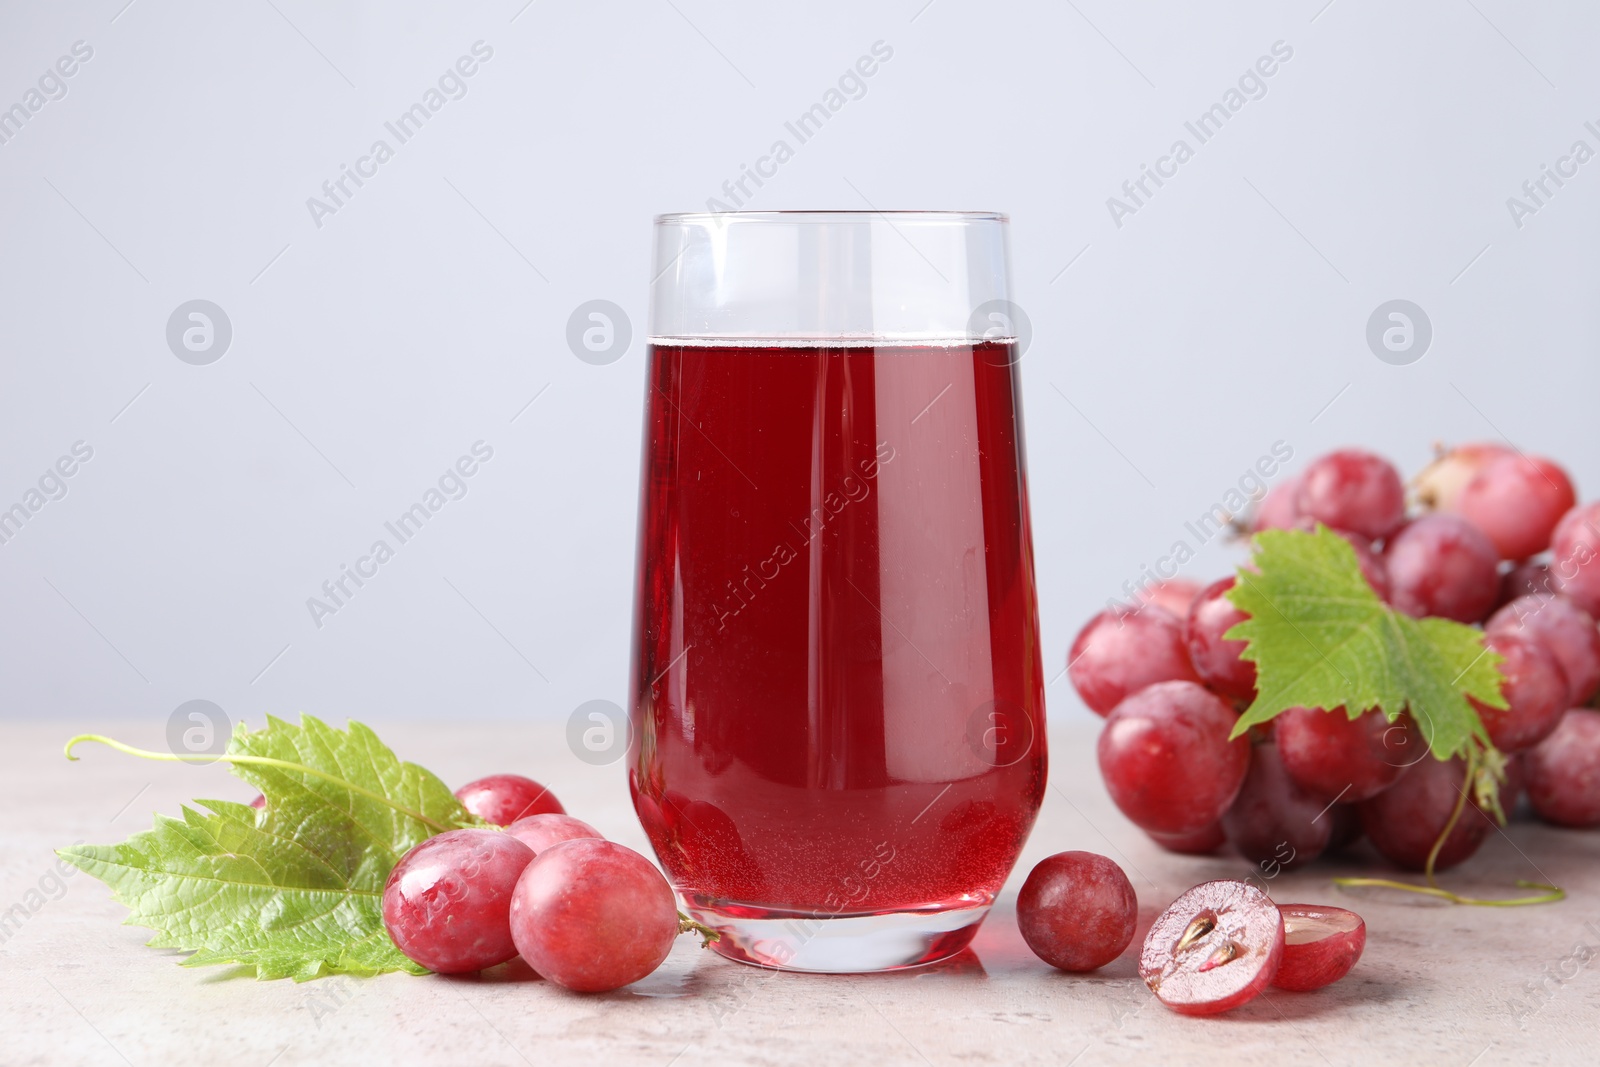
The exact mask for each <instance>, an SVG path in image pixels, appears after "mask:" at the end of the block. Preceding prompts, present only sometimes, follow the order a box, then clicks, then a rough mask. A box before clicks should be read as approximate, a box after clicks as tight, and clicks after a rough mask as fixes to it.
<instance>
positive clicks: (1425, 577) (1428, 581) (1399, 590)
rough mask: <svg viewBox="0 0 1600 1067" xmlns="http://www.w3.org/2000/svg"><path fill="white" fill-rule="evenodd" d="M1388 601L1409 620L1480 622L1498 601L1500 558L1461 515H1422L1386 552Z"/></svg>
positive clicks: (1410, 524)
mask: <svg viewBox="0 0 1600 1067" xmlns="http://www.w3.org/2000/svg"><path fill="white" fill-rule="evenodd" d="M1383 559H1384V565H1385V567H1386V568H1387V570H1388V574H1389V600H1390V602H1391V603H1392V604H1394V606H1395V607H1396V608H1398V609H1400V610H1401V611H1403V612H1405V613H1406V614H1407V615H1414V616H1416V617H1418V618H1423V617H1425V616H1429V615H1437V616H1440V617H1443V618H1446V619H1454V620H1455V621H1456V622H1468V623H1470V622H1479V621H1481V620H1482V619H1483V617H1484V616H1485V615H1488V614H1489V612H1490V611H1491V610H1493V608H1494V604H1495V601H1496V600H1498V599H1499V597H1500V556H1499V553H1497V552H1496V551H1495V548H1494V545H1493V543H1491V542H1490V540H1489V538H1488V537H1486V536H1485V535H1484V533H1483V531H1481V530H1479V529H1478V528H1477V527H1476V526H1474V525H1472V523H1470V522H1468V521H1467V520H1466V519H1463V518H1461V517H1460V516H1459V515H1445V514H1433V515H1424V516H1423V517H1422V518H1420V519H1417V520H1416V521H1415V522H1411V523H1408V524H1407V525H1406V526H1405V527H1404V528H1403V529H1402V530H1400V532H1399V533H1397V534H1395V535H1394V537H1393V538H1391V539H1390V540H1389V543H1388V544H1387V545H1386V546H1385V547H1384V550H1383Z"/></svg>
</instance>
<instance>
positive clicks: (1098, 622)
mask: <svg viewBox="0 0 1600 1067" xmlns="http://www.w3.org/2000/svg"><path fill="white" fill-rule="evenodd" d="M1067 674H1068V675H1069V676H1070V677H1071V678H1072V684H1073V687H1074V688H1076V689H1077V690H1078V695H1079V696H1081V697H1082V698H1083V702H1084V703H1085V704H1087V705H1089V709H1090V710H1091V711H1093V712H1094V713H1095V714H1097V715H1105V714H1106V713H1108V712H1109V711H1110V710H1111V709H1112V708H1114V707H1116V706H1117V704H1118V703H1120V702H1121V701H1122V699H1123V698H1124V697H1126V696H1129V695H1130V694H1133V693H1136V692H1138V691H1139V690H1141V689H1143V688H1144V687H1145V686H1147V685H1151V684H1152V683H1155V682H1170V681H1178V680H1182V681H1189V682H1198V681H1199V680H1200V676H1199V675H1198V674H1196V673H1195V671H1194V665H1193V664H1191V663H1190V662H1189V649H1188V646H1187V645H1186V644H1185V643H1184V639H1183V620H1182V619H1180V618H1179V617H1178V616H1176V615H1174V614H1173V613H1172V612H1170V611H1168V610H1166V609H1165V608H1161V607H1157V606H1156V605H1154V604H1146V605H1145V606H1144V607H1142V608H1139V609H1137V610H1136V609H1133V608H1119V609H1107V610H1106V611H1102V612H1101V613H1100V614H1098V615H1096V616H1095V617H1094V618H1092V619H1090V620H1089V623H1088V625H1087V626H1085V627H1084V628H1083V630H1082V631H1080V632H1079V634H1078V637H1077V639H1076V640H1075V641H1073V642H1072V651H1071V652H1069V653H1068V655H1067Z"/></svg>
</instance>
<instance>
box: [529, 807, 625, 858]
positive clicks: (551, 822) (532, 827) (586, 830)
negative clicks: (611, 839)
mask: <svg viewBox="0 0 1600 1067" xmlns="http://www.w3.org/2000/svg"><path fill="white" fill-rule="evenodd" d="M506 833H508V834H510V835H511V836H512V837H514V838H516V839H517V840H518V841H521V842H522V843H523V844H524V845H527V846H528V847H529V848H531V849H533V851H534V854H535V855H537V854H539V853H540V852H543V851H544V850H545V849H547V848H549V847H550V846H551V845H559V844H560V843H561V842H563V841H576V840H578V839H580V838H584V837H598V838H604V837H605V835H604V834H602V833H601V832H600V831H599V830H596V829H595V828H594V827H592V826H590V825H589V824H588V823H586V822H584V821H583V820H582V819H574V818H573V817H572V816H570V815H557V814H555V813H554V812H546V813H545V814H543V815H529V816H528V817H527V818H525V819H518V820H517V821H516V822H514V823H512V824H511V825H510V826H507V827H506Z"/></svg>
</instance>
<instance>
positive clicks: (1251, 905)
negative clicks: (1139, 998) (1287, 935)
mask: <svg viewBox="0 0 1600 1067" xmlns="http://www.w3.org/2000/svg"><path fill="white" fill-rule="evenodd" d="M1283 938H1284V930H1283V916H1282V915H1281V914H1280V913H1279V912H1278V906H1277V905H1276V904H1274V903H1273V902H1272V898H1271V897H1269V896H1267V895H1266V894H1265V893H1263V892H1262V891H1261V890H1259V889H1257V888H1256V887H1255V886H1253V885H1250V884H1249V883H1248V882H1236V881H1231V880H1221V881H1215V882H1202V883H1200V884H1199V885H1197V886H1195V887H1194V888H1193V889H1191V890H1189V891H1188V892H1186V893H1184V894H1183V895H1182V896H1180V897H1179V898H1178V899H1177V900H1175V901H1173V902H1172V906H1171V907H1169V908H1168V909H1167V910H1166V911H1164V912H1162V914H1161V917H1160V918H1159V919H1157V920H1156V921H1155V925H1153V926H1152V927H1150V933H1149V934H1148V935H1147V936H1146V937H1145V939H1144V948H1143V949H1142V950H1141V951H1140V953H1139V977H1141V978H1143V979H1144V983H1145V985H1147V986H1149V987H1150V992H1152V993H1154V994H1155V995H1156V997H1157V999H1159V1000H1160V1001H1161V1003H1163V1004H1165V1005H1166V1006H1167V1007H1169V1008H1171V1009H1172V1010H1173V1011H1176V1012H1181V1013H1183V1014H1185V1015H1214V1014H1216V1013H1217V1012H1223V1011H1228V1010H1229V1009H1231V1008H1237V1007H1238V1006H1239V1005H1241V1004H1243V1003H1245V1002H1246V1001H1249V1000H1251V999H1253V998H1254V997H1255V996H1257V995H1258V994H1259V993H1260V992H1261V991H1262V990H1263V989H1265V988H1266V987H1267V983H1268V982H1270V981H1272V977H1273V975H1275V974H1277V972H1278V966H1279V964H1280V963H1281V962H1282V960H1283Z"/></svg>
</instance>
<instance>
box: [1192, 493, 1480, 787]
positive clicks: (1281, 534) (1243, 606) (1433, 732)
mask: <svg viewBox="0 0 1600 1067" xmlns="http://www.w3.org/2000/svg"><path fill="white" fill-rule="evenodd" d="M1253 540H1254V545H1255V550H1256V551H1255V554H1254V556H1253V557H1252V559H1251V562H1250V563H1248V564H1246V565H1245V566H1242V567H1240V568H1239V572H1238V579H1237V581H1236V582H1235V584H1234V587H1233V588H1232V589H1231V590H1229V592H1228V599H1229V600H1231V601H1232V602H1233V604H1234V606H1235V607H1237V608H1238V609H1239V610H1240V611H1242V612H1244V613H1245V614H1246V615H1249V616H1250V618H1248V619H1246V620H1245V621H1243V622H1241V623H1238V624H1237V625H1235V626H1234V627H1232V628H1231V629H1230V630H1229V631H1228V632H1227V633H1226V634H1224V635H1223V636H1224V637H1226V638H1228V639H1230V640H1236V641H1248V642H1249V644H1248V646H1247V647H1246V648H1245V650H1244V652H1243V653H1242V655H1243V656H1244V658H1245V659H1247V660H1251V661H1253V662H1254V663H1255V665H1256V698H1255V700H1254V701H1253V702H1252V703H1251V705H1250V707H1249V708H1247V709H1246V710H1245V712H1244V714H1243V715H1241V716H1240V717H1239V721H1238V723H1237V725H1235V727H1234V730H1233V735H1234V736H1235V737H1238V736H1240V735H1241V734H1243V733H1244V732H1245V731H1246V730H1248V729H1249V728H1250V727H1251V726H1253V725H1255V724H1256V723H1262V722H1267V721H1268V720H1270V719H1272V718H1273V717H1274V716H1276V715H1277V714H1278V713H1280V712H1282V711H1285V710H1287V709H1288V708H1292V707H1295V706H1303V707H1308V708H1317V707H1320V708H1328V709H1330V710H1331V709H1335V708H1338V707H1341V706H1342V707H1343V708H1344V709H1345V710H1346V713H1347V714H1349V716H1350V717H1351V718H1355V717H1356V716H1358V715H1360V714H1361V713H1362V712H1363V711H1366V710H1368V709H1371V708H1375V707H1376V708H1382V709H1383V713H1384V715H1385V716H1386V717H1387V718H1388V719H1389V720H1390V721H1393V720H1395V719H1397V718H1398V717H1399V716H1400V714H1401V713H1402V712H1410V714H1411V717H1412V718H1413V719H1414V720H1416V723H1417V725H1418V727H1419V728H1420V729H1421V731H1422V735H1423V737H1425V738H1426V739H1427V741H1428V747H1429V748H1430V749H1431V750H1432V752H1433V754H1434V755H1435V756H1436V757H1438V758H1439V759H1442V760H1443V759H1449V758H1450V757H1451V756H1455V755H1465V754H1466V752H1467V750H1468V748H1469V747H1470V746H1471V745H1472V744H1473V742H1476V743H1478V744H1479V745H1481V746H1483V747H1484V748H1485V749H1487V748H1491V747H1492V746H1491V745H1490V742H1489V735H1488V733H1487V731H1486V730H1485V729H1484V727H1483V721H1482V720H1481V719H1480V718H1479V716H1478V712H1477V709H1475V708H1474V707H1473V706H1472V705H1471V704H1470V703H1469V702H1468V700H1467V698H1468V697H1469V696H1470V697H1473V698H1474V699H1476V700H1478V701H1479V702H1480V703H1482V704H1484V705H1486V706H1488V707H1492V708H1504V707H1505V706H1506V703H1505V698H1504V697H1502V696H1501V694H1500V684H1501V681H1502V675H1501V673H1500V667H1499V665H1500V662H1501V657H1500V656H1499V655H1498V654H1497V653H1495V652H1493V651H1492V650H1490V649H1489V648H1488V647H1487V646H1486V645H1485V644H1484V643H1483V634H1482V632H1480V631H1478V630H1476V629H1474V628H1472V627H1470V626H1464V625H1462V624H1461V623H1458V622H1452V621H1451V620H1449V619H1437V618H1429V619H1414V618H1412V617H1411V616H1409V615H1405V614H1403V613H1401V612H1398V611H1395V610H1393V609H1392V608H1390V607H1389V606H1388V605H1387V604H1385V603H1384V602H1383V601H1382V600H1380V599H1379V598H1378V595H1377V593H1375V592H1373V589H1372V587H1371V586H1370V585H1368V584H1367V581H1366V579H1365V578H1364V577H1363V576H1362V574H1361V565H1360V563H1359V562H1358V561H1357V559H1356V554H1355V550H1354V549H1353V548H1351V547H1350V545H1349V543H1348V542H1346V541H1345V540H1344V538H1342V537H1340V536H1339V535H1338V534H1336V533H1334V532H1333V531H1332V530H1330V529H1328V528H1327V527H1326V526H1321V525H1319V526H1318V527H1317V529H1316V531H1315V532H1306V531H1303V530H1267V531H1263V532H1262V533H1259V534H1256V536H1255V538H1254V539H1253Z"/></svg>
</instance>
